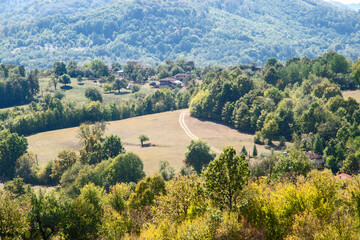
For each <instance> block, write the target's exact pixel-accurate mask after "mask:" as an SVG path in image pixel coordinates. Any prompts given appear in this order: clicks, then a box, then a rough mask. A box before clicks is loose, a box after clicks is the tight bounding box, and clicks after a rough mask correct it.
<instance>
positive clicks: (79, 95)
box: [39, 78, 155, 103]
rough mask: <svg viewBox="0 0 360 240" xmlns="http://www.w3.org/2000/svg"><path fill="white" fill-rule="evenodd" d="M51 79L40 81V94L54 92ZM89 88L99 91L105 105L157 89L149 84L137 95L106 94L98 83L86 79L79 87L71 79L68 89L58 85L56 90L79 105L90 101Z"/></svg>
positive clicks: (126, 91) (125, 91) (124, 90)
mask: <svg viewBox="0 0 360 240" xmlns="http://www.w3.org/2000/svg"><path fill="white" fill-rule="evenodd" d="M49 81H50V78H41V79H39V85H40V94H46V93H48V92H54V91H55V88H54V86H51V85H49ZM89 87H94V88H96V89H98V90H99V91H100V92H101V94H102V96H103V102H104V103H112V102H115V103H119V102H120V101H122V100H129V99H132V98H134V97H135V94H137V95H139V94H141V95H143V96H146V95H147V94H149V93H151V92H153V91H155V89H152V88H151V87H150V86H149V83H147V84H145V85H142V86H141V89H140V91H139V92H137V93H131V90H127V89H121V91H120V93H118V92H117V91H116V92H112V93H106V92H104V91H103V89H102V87H101V86H100V84H99V83H98V82H94V81H91V80H86V78H84V82H83V84H82V85H79V84H78V83H77V80H76V78H72V79H71V84H68V85H67V87H63V85H62V84H58V85H57V86H56V90H57V91H60V92H62V93H64V94H65V99H66V100H71V101H75V102H77V103H85V102H88V101H89V100H88V99H87V98H86V97H85V91H86V89H87V88H89Z"/></svg>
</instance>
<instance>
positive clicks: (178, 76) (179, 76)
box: [174, 73, 190, 81]
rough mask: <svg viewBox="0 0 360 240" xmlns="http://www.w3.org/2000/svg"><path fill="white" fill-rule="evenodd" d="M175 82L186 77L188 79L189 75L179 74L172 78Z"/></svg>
mask: <svg viewBox="0 0 360 240" xmlns="http://www.w3.org/2000/svg"><path fill="white" fill-rule="evenodd" d="M174 77H175V78H176V80H179V81H183V80H184V79H186V78H187V77H190V73H179V74H176V75H175V76H174Z"/></svg>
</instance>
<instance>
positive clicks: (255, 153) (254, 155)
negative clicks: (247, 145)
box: [253, 145, 258, 157]
mask: <svg viewBox="0 0 360 240" xmlns="http://www.w3.org/2000/svg"><path fill="white" fill-rule="evenodd" d="M257 155H258V151H257V148H256V145H254V148H253V157H256V156H257Z"/></svg>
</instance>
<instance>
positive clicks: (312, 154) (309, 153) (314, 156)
mask: <svg viewBox="0 0 360 240" xmlns="http://www.w3.org/2000/svg"><path fill="white" fill-rule="evenodd" d="M305 154H306V155H308V156H309V158H311V159H322V158H323V157H322V155H320V154H317V153H314V152H306V153H305Z"/></svg>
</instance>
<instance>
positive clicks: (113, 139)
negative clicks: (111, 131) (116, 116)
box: [102, 135, 125, 158]
mask: <svg viewBox="0 0 360 240" xmlns="http://www.w3.org/2000/svg"><path fill="white" fill-rule="evenodd" d="M102 148H103V154H104V155H105V156H104V157H105V158H114V157H116V156H117V155H119V154H120V153H124V152H125V149H124V146H123V144H122V142H121V139H120V138H119V137H118V136H116V135H110V136H107V137H106V138H105V141H104V142H103V145H102Z"/></svg>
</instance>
